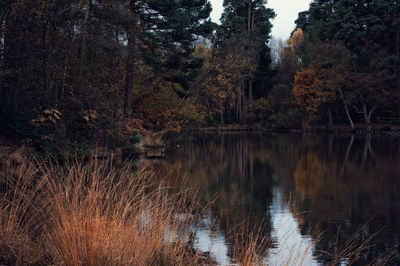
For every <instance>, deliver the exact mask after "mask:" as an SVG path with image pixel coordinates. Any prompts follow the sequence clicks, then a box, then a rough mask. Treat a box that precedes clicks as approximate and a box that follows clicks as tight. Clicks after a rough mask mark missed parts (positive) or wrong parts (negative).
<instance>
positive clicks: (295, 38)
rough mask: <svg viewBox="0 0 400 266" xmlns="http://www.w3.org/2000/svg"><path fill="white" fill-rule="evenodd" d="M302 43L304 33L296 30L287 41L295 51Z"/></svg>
mask: <svg viewBox="0 0 400 266" xmlns="http://www.w3.org/2000/svg"><path fill="white" fill-rule="evenodd" d="M303 41H304V33H303V31H302V29H300V28H298V29H297V30H296V31H295V32H294V33H293V34H292V36H291V37H290V40H289V41H288V43H289V45H290V47H291V48H292V49H293V50H295V49H296V48H298V47H299V46H300V44H302V42H303Z"/></svg>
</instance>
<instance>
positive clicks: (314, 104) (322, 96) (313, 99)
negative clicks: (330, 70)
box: [293, 63, 336, 113]
mask: <svg viewBox="0 0 400 266" xmlns="http://www.w3.org/2000/svg"><path fill="white" fill-rule="evenodd" d="M324 76H325V73H324V70H322V69H321V68H320V67H319V66H318V65H316V64H315V63H311V65H310V66H309V67H308V68H304V69H302V70H301V71H300V72H297V73H296V75H295V77H294V87H293V93H294V95H295V97H296V99H297V102H298V104H299V105H300V106H301V107H303V108H305V109H306V110H307V111H308V112H310V113H315V112H317V111H318V107H319V106H321V105H323V104H325V103H328V102H330V101H332V100H333V99H334V98H335V95H336V94H335V89H334V88H333V86H329V83H328V81H327V80H326V79H325V78H324Z"/></svg>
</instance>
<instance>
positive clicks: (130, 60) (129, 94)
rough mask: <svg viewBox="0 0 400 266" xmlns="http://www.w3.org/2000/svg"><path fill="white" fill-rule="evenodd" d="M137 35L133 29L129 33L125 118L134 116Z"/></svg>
mask: <svg viewBox="0 0 400 266" xmlns="http://www.w3.org/2000/svg"><path fill="white" fill-rule="evenodd" d="M134 40H135V36H134V32H133V31H131V32H129V34H128V58H127V61H126V74H125V118H131V116H132V88H133V64H134V53H135V51H134V48H135V44H134Z"/></svg>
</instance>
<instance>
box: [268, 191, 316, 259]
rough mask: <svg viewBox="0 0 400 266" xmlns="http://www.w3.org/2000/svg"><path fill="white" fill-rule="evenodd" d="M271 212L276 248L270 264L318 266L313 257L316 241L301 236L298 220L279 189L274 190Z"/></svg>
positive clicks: (271, 252)
mask: <svg viewBox="0 0 400 266" xmlns="http://www.w3.org/2000/svg"><path fill="white" fill-rule="evenodd" d="M269 212H270V214H271V218H272V238H273V239H274V241H275V243H276V248H273V249H271V251H270V255H269V258H268V264H269V265H282V264H286V265H318V263H317V261H316V260H315V259H314V257H313V251H314V241H313V240H312V238H311V237H309V236H302V235H301V233H300V231H299V226H298V223H297V220H296V219H295V217H294V216H293V214H292V213H291V211H290V210H289V208H288V206H287V204H286V203H284V202H283V199H282V192H281V190H280V188H279V187H275V188H274V190H273V202H272V205H271V207H270V209H269Z"/></svg>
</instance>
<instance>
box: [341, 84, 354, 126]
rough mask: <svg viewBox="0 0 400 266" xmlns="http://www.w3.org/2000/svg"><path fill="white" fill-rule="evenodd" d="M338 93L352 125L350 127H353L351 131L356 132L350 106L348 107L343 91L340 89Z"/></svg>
mask: <svg viewBox="0 0 400 266" xmlns="http://www.w3.org/2000/svg"><path fill="white" fill-rule="evenodd" d="M338 92H339V97H340V99H341V100H342V102H343V105H344V111H345V112H346V116H347V119H348V120H349V123H350V126H351V130H354V122H353V119H352V118H351V115H350V111H349V106H348V104H347V102H346V100H345V99H344V93H343V90H342V89H341V88H340V89H338Z"/></svg>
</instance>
